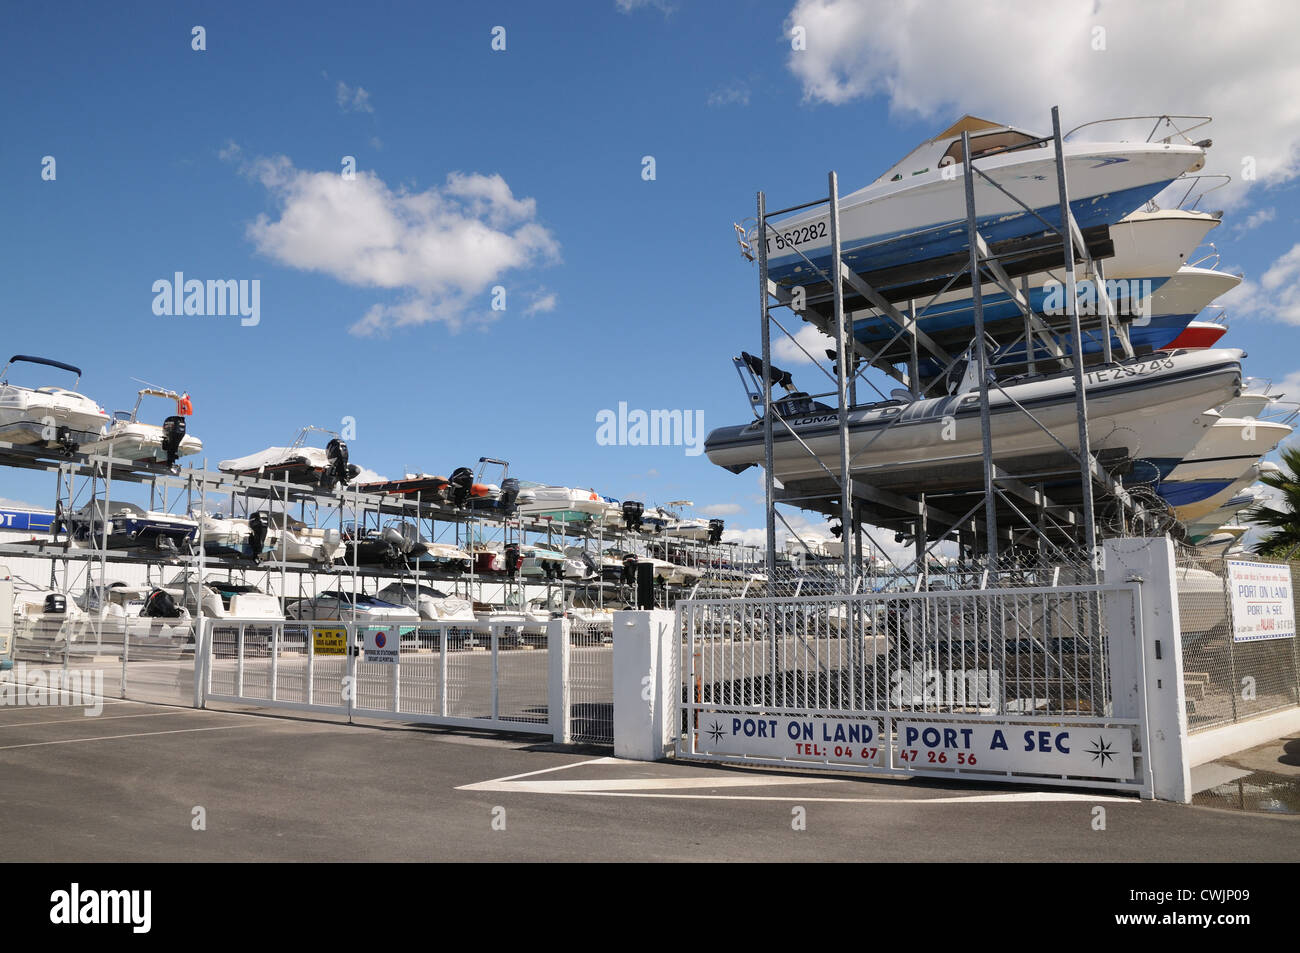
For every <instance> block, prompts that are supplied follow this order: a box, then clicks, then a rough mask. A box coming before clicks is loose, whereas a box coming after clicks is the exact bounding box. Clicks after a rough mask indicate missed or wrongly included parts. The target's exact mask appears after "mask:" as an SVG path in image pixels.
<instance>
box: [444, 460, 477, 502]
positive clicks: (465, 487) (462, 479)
mask: <svg viewBox="0 0 1300 953" xmlns="http://www.w3.org/2000/svg"><path fill="white" fill-rule="evenodd" d="M447 482H448V483H450V484H451V503H452V506H464V505H465V503H466V501H468V500H469V492H470V489H471V488H472V487H473V486H474V471H473V470H471V469H470V468H469V467H457V468H456V469H455V470H453V471H452V472H451V476H450V477H448V478H447Z"/></svg>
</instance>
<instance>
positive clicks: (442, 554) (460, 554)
mask: <svg viewBox="0 0 1300 953" xmlns="http://www.w3.org/2000/svg"><path fill="white" fill-rule="evenodd" d="M416 562H417V565H418V566H419V568H421V569H427V570H431V571H433V572H445V573H462V572H469V571H470V567H472V566H473V565H474V556H473V555H472V554H471V553H468V552H466V551H465V550H463V549H461V548H460V547H459V546H455V545H453V544H452V543H431V542H428V541H427V540H426V541H424V552H423V553H422V554H421V555H420V556H418V557H416Z"/></svg>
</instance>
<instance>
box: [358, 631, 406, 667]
mask: <svg viewBox="0 0 1300 953" xmlns="http://www.w3.org/2000/svg"><path fill="white" fill-rule="evenodd" d="M401 644H402V636H401V633H400V629H399V628H398V627H397V626H395V625H393V626H387V627H385V628H374V629H366V658H365V660H366V661H367V662H379V663H381V664H383V665H396V664H397V652H398V649H399V647H400V646H401Z"/></svg>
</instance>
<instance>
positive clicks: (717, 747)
mask: <svg viewBox="0 0 1300 953" xmlns="http://www.w3.org/2000/svg"><path fill="white" fill-rule="evenodd" d="M886 743H887V742H886ZM695 750H696V751H698V752H699V753H700V754H710V755H739V756H740V757H756V758H782V759H784V760H787V761H817V762H823V761H826V762H832V763H834V764H880V763H881V755H882V752H883V749H882V747H881V741H880V723H879V722H878V721H876V720H875V719H861V718H797V717H790V716H788V715H731V714H725V713H721V714H720V713H716V712H700V720H699V729H698V741H697V742H696V749H695Z"/></svg>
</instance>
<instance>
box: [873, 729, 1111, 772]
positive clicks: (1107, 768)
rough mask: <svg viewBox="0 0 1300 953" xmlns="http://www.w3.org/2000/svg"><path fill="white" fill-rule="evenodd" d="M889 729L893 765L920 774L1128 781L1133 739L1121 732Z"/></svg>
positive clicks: (1087, 730)
mask: <svg viewBox="0 0 1300 953" xmlns="http://www.w3.org/2000/svg"><path fill="white" fill-rule="evenodd" d="M895 730H896V731H897V732H898V760H899V761H902V762H905V763H906V764H908V765H910V766H913V767H916V768H921V769H924V770H944V769H948V770H953V769H959V768H972V769H974V770H977V771H1013V772H1016V773H1020V774H1059V775H1071V776H1074V777H1088V778H1112V779H1114V780H1117V781H1128V780H1131V779H1132V778H1133V734H1132V732H1130V731H1129V730H1128V729H1127V728H1097V727H1093V726H1070V727H1062V726H1059V725H1051V726H1049V725H1042V724H1039V725H1012V724H999V725H980V724H970V723H966V724H962V723H960V722H957V723H953V722H947V723H943V722H920V721H903V722H898V723H897V724H896V725H895Z"/></svg>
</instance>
